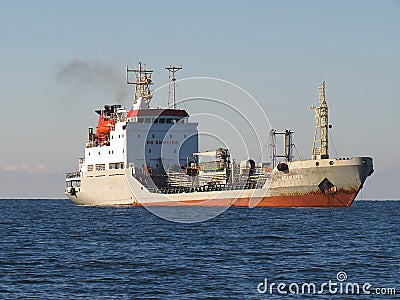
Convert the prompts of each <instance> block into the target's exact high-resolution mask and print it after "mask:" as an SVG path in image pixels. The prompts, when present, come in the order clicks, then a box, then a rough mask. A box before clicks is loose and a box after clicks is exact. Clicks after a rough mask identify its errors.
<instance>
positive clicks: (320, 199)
mask: <svg viewBox="0 0 400 300" xmlns="http://www.w3.org/2000/svg"><path fill="white" fill-rule="evenodd" d="M356 195H357V193H356V192H353V193H348V194H334V195H321V194H320V195H298V196H272V197H263V198H239V199H235V198H225V199H206V200H187V201H165V202H153V203H144V204H140V203H134V204H133V205H143V206H224V207H228V206H241V207H349V206H350V205H351V204H352V203H353V200H354V198H355V197H356Z"/></svg>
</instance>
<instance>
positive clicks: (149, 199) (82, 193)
mask: <svg viewBox="0 0 400 300" xmlns="http://www.w3.org/2000/svg"><path fill="white" fill-rule="evenodd" d="M316 162H317V161H315V160H306V161H295V162H291V163H290V165H289V170H288V171H287V172H280V171H278V170H276V169H275V170H274V171H273V172H272V173H271V178H270V180H268V181H267V182H266V183H265V185H264V187H263V188H261V189H250V190H223V191H211V192H192V193H179V194H160V193H151V192H150V191H149V190H148V189H147V188H146V187H144V186H143V184H142V183H141V182H139V181H138V180H137V179H136V177H135V176H134V174H133V170H131V169H129V168H127V169H124V170H105V171H98V172H90V174H89V173H86V174H82V177H81V180H82V185H81V187H79V189H78V190H77V193H75V195H72V194H71V193H70V191H69V190H68V189H67V191H66V195H67V196H68V197H69V198H70V199H71V200H72V201H74V202H75V203H76V204H79V205H99V206H110V205H133V206H220V207H229V206H240V207H349V206H351V204H352V203H353V201H354V199H355V198H356V196H357V194H358V192H359V191H360V189H361V188H362V186H363V184H364V182H365V180H366V178H367V177H368V176H369V175H371V174H372V172H373V166H372V159H371V158H369V157H356V158H352V159H347V160H337V159H332V160H320V161H318V163H316Z"/></svg>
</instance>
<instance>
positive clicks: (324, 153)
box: [310, 81, 331, 159]
mask: <svg viewBox="0 0 400 300" xmlns="http://www.w3.org/2000/svg"><path fill="white" fill-rule="evenodd" d="M318 98H319V107H315V106H314V105H313V106H312V107H310V108H311V109H313V110H314V111H315V123H316V124H315V133H314V143H313V147H312V159H326V158H329V153H328V129H329V128H331V126H330V125H329V124H328V104H327V103H326V100H325V81H323V82H322V84H320V85H319V86H318Z"/></svg>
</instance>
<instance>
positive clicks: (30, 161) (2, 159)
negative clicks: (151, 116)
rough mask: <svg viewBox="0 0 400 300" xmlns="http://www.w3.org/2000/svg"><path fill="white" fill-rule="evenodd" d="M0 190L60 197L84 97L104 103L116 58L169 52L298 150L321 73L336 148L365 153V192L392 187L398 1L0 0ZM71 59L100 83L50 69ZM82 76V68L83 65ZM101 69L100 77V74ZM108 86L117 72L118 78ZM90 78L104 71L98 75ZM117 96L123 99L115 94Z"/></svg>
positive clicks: (306, 135)
mask: <svg viewBox="0 0 400 300" xmlns="http://www.w3.org/2000/svg"><path fill="white" fill-rule="evenodd" d="M0 5H1V10H0V28H1V29H0V39H1V47H0V65H1V70H0V82H1V89H0V99H1V105H2V110H1V111H2V124H3V131H2V133H3V134H2V139H1V141H2V142H1V148H0V149H1V150H0V151H1V153H0V154H1V155H0V198H13V197H17V198H23V197H35V198H39V197H44V198H52V197H55V198H60V197H61V198H63V197H64V195H63V190H64V180H63V178H64V173H65V172H67V171H69V170H73V169H74V168H76V165H77V158H78V157H80V156H82V153H83V144H84V142H85V140H86V135H87V134H86V133H87V127H90V126H95V124H96V115H95V114H94V112H93V111H94V110H95V109H97V108H99V107H101V106H102V105H104V104H105V103H113V102H115V98H116V93H117V90H118V92H119V90H120V89H123V90H124V93H126V92H127V91H128V90H126V88H124V87H123V84H124V80H125V78H124V77H125V73H124V68H125V66H126V64H129V65H134V64H136V63H137V62H138V61H139V60H141V61H144V62H146V63H147V64H148V65H149V66H151V67H152V68H153V69H154V71H155V72H154V81H155V85H154V87H155V88H157V87H158V86H161V85H163V84H165V83H167V80H168V77H167V74H166V73H165V70H164V69H163V68H164V66H165V65H169V64H182V65H183V66H184V70H182V71H181V72H180V74H179V76H181V78H183V77H192V76H210V77H217V78H221V79H224V80H228V81H231V82H233V83H235V84H237V85H239V86H241V87H242V88H244V89H246V90H247V91H248V92H250V93H251V94H252V95H253V96H254V97H255V98H256V99H257V101H258V102H259V103H260V105H261V106H262V107H263V109H264V110H265V111H266V113H267V115H268V117H269V119H270V121H271V123H272V125H273V127H275V128H277V129H284V128H291V129H293V130H294V131H295V137H294V138H295V143H296V147H297V148H298V149H299V152H300V154H301V155H302V156H303V158H307V157H309V155H310V151H311V143H312V134H313V126H314V123H313V122H314V120H313V113H312V112H311V111H309V109H308V108H309V106H311V105H312V104H315V103H316V100H317V85H318V84H319V83H320V82H321V81H322V80H326V82H327V100H328V105H329V106H330V121H331V123H332V124H333V130H332V135H333V137H334V142H335V148H336V150H337V152H338V153H339V156H353V155H354V156H358V155H370V156H372V157H373V158H374V160H375V170H376V172H375V173H374V175H373V176H372V177H371V178H369V179H368V180H367V183H366V187H365V189H364V190H363V195H362V197H363V198H364V199H367V198H368V199H399V198H400V192H399V191H398V188H397V185H398V181H399V179H400V175H399V174H400V160H399V159H398V158H397V152H398V149H399V146H400V142H399V140H398V130H399V127H400V126H399V125H398V112H399V110H400V101H399V100H400V99H399V92H398V89H397V86H398V85H399V79H400V75H399V70H400V58H399V53H400V39H399V38H398V36H399V28H400V2H399V1H389V0H388V1H197V2H195V1H148V2H143V1H22V2H18V1H1V2H0ZM73 62H80V63H82V64H87V65H89V66H92V67H93V68H92V69H91V70H93V71H98V70H99V68H100V70H105V69H106V70H110V73H112V75H113V78H112V80H110V81H112V82H110V83H109V84H108V83H104V82H102V81H101V80H99V79H97V78H96V76H98V75H96V72H93V74H92V75H93V77H89V78H86V79H87V82H79V81H78V82H71V81H67V82H66V81H65V80H60V77H59V76H57V74H59V72H60V70H61V69H63V68H65V66H66V65H69V64H71V63H73ZM86 75H87V74H86ZM102 80H104V79H102ZM118 82H120V83H121V85H119V83H118ZM102 83H103V84H102ZM121 101H122V102H123V104H125V105H126V106H130V102H129V99H128V98H127V97H125V99H122V100H121Z"/></svg>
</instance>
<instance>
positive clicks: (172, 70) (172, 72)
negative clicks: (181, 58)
mask: <svg viewBox="0 0 400 300" xmlns="http://www.w3.org/2000/svg"><path fill="white" fill-rule="evenodd" d="M165 69H166V70H168V71H169V73H170V78H171V81H172V99H173V102H172V103H173V109H176V83H175V81H176V78H175V73H176V72H178V71H179V70H182V66H173V65H169V66H168V67H165Z"/></svg>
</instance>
